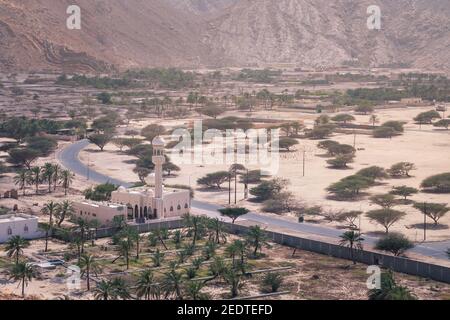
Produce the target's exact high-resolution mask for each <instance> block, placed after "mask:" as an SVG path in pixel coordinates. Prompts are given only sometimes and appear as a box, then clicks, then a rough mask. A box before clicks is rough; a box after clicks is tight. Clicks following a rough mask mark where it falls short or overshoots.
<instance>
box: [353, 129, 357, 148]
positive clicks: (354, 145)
mask: <svg viewBox="0 0 450 320" xmlns="http://www.w3.org/2000/svg"><path fill="white" fill-rule="evenodd" d="M353 149H355V150H356V130H355V129H353Z"/></svg>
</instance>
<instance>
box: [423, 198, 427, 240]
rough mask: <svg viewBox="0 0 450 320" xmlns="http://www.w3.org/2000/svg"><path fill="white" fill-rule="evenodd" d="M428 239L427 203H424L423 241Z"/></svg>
mask: <svg viewBox="0 0 450 320" xmlns="http://www.w3.org/2000/svg"><path fill="white" fill-rule="evenodd" d="M426 240H427V203H426V202H424V203H423V241H426Z"/></svg>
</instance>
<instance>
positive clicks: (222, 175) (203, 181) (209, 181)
mask: <svg viewBox="0 0 450 320" xmlns="http://www.w3.org/2000/svg"><path fill="white" fill-rule="evenodd" d="M229 177H230V173H229V172H228V171H218V172H214V173H208V174H207V175H206V176H204V177H203V178H200V179H198V180H197V183H198V184H200V185H203V186H206V187H208V188H217V189H222V184H223V183H225V181H227V180H228V179H229Z"/></svg>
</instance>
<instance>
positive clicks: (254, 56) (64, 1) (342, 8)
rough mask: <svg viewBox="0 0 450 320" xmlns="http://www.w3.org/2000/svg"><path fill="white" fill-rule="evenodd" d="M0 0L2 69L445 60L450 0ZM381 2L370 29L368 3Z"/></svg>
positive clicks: (449, 66) (429, 63)
mask: <svg viewBox="0 0 450 320" xmlns="http://www.w3.org/2000/svg"><path fill="white" fill-rule="evenodd" d="M70 4H72V1H70V0H0V68H1V70H17V69H25V70H38V69H58V70H61V69H63V70H69V71H70V70H73V71H103V70H106V71H108V70H113V69H114V68H120V69H126V68H133V67H149V66H177V67H199V66H261V67H262V66H267V65H273V64H278V63H290V64H293V65H296V66H299V67H321V66H323V67H328V66H336V65H342V64H354V65H363V66H370V65H372V66H376V65H386V64H398V63H404V64H409V65H411V66H416V67H423V68H437V69H446V70H450V52H449V50H448V48H450V2H449V1H448V0H395V1H392V0H335V1H328V0H276V1H275V0H78V1H77V4H78V5H79V6H80V7H81V13H82V29H81V30H68V29H67V28H66V19H67V16H68V15H67V14H66V9H67V7H68V6H69V5H70ZM373 4H376V5H378V6H380V8H381V14H382V28H381V30H369V29H368V28H367V25H366V21H367V18H368V14H367V12H366V11H367V7H368V6H369V5H373Z"/></svg>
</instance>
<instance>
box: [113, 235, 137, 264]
mask: <svg viewBox="0 0 450 320" xmlns="http://www.w3.org/2000/svg"><path fill="white" fill-rule="evenodd" d="M118 247H119V256H118V257H117V258H116V259H114V261H113V263H114V262H116V261H117V260H118V259H120V258H124V259H125V262H126V264H127V270H128V269H130V251H131V249H132V243H131V242H130V241H127V240H120V242H119V243H118Z"/></svg>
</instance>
